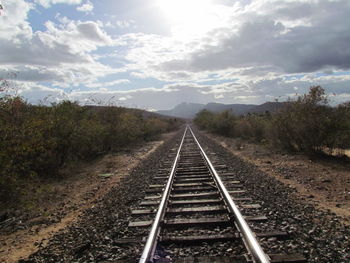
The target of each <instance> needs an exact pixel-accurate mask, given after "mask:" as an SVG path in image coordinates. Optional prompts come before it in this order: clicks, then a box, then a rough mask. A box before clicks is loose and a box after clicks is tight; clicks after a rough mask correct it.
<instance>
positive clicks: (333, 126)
mask: <svg viewBox="0 0 350 263" xmlns="http://www.w3.org/2000/svg"><path fill="white" fill-rule="evenodd" d="M194 122H195V123H196V124H197V125H198V126H199V127H200V128H202V129H206V130H208V131H210V132H213V133H216V134H220V135H224V136H230V137H238V138H242V139H245V140H250V141H254V142H269V143H270V144H273V145H275V146H278V147H281V148H283V149H287V150H291V151H300V152H306V153H324V152H325V150H327V151H330V152H332V151H334V149H349V148H350V103H349V102H348V103H344V104H341V105H338V106H337V107H331V106H329V102H328V98H327V96H326V95H325V91H324V89H323V88H321V87H320V86H314V87H311V88H310V91H309V93H308V94H305V95H302V96H299V97H298V98H297V99H296V100H291V99H290V100H289V101H288V102H286V103H285V107H283V108H282V109H281V110H280V111H278V112H276V113H273V114H271V113H268V112H266V113H265V114H247V115H245V116H239V117H238V116H234V115H233V114H232V113H230V112H228V111H226V112H222V113H212V112H209V111H207V110H203V111H201V112H200V113H198V114H197V116H196V118H195V120H194Z"/></svg>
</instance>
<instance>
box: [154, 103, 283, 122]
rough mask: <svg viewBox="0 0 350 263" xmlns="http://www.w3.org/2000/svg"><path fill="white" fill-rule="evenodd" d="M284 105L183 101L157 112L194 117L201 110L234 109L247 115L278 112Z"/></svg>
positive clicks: (185, 117) (239, 113) (173, 115)
mask: <svg viewBox="0 0 350 263" xmlns="http://www.w3.org/2000/svg"><path fill="white" fill-rule="evenodd" d="M283 105H284V103H283V102H265V103H263V104H260V105H258V104H223V103H216V102H210V103H207V104H201V103H191V102H182V103H180V104H178V105H176V106H175V107H174V108H173V109H171V110H158V111H156V113H158V114H161V115H166V116H172V117H178V118H184V119H193V118H194V117H195V116H196V114H197V113H198V112H200V111H201V110H204V109H205V110H208V111H212V112H222V111H225V110H229V111H232V113H234V114H236V115H245V114H247V113H264V112H266V111H269V112H276V111H278V110H279V109H280V108H282V107H283Z"/></svg>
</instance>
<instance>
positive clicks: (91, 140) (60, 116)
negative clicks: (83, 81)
mask: <svg viewBox="0 0 350 263" xmlns="http://www.w3.org/2000/svg"><path fill="white" fill-rule="evenodd" d="M142 114H143V112H142V111H140V110H133V109H126V108H121V107H91V106H90V107H88V106H80V105H78V104H77V103H74V102H70V101H63V102H61V103H59V104H54V105H51V106H44V105H38V106H35V105H31V104H28V103H26V102H25V101H24V100H23V99H21V98H20V97H8V96H7V97H2V98H0V198H9V194H10V193H14V192H15V191H16V186H17V185H18V182H20V181H21V182H23V180H24V181H25V180H26V179H29V178H32V177H33V176H34V177H38V178H46V177H52V176H56V175H57V174H58V171H59V169H60V168H61V167H62V166H64V165H65V164H66V163H68V162H72V161H76V160H83V159H88V158H92V157H94V156H96V155H97V154H100V153H103V152H109V151H117V150H118V149H120V147H124V146H127V145H130V144H133V143H137V142H140V141H143V140H152V139H154V138H157V136H159V135H160V133H162V132H166V131H170V130H174V129H177V128H178V127H179V125H180V124H181V122H179V121H177V120H176V119H175V120H174V119H167V118H160V117H156V116H152V117H148V118H145V117H143V116H142Z"/></svg>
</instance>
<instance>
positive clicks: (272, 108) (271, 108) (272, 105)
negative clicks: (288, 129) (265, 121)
mask: <svg viewBox="0 0 350 263" xmlns="http://www.w3.org/2000/svg"><path fill="white" fill-rule="evenodd" d="M285 105H286V103H285V102H265V103H263V104H261V105H258V106H255V107H254V108H252V109H250V110H249V111H248V112H250V113H264V112H267V111H268V112H276V111H278V110H280V109H281V108H283V107H284V106H285Z"/></svg>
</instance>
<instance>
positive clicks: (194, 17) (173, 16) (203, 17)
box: [156, 0, 220, 40]
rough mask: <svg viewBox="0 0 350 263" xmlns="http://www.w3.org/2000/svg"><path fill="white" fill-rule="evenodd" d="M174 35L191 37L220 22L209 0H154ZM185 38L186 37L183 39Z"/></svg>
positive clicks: (206, 30)
mask: <svg viewBox="0 0 350 263" xmlns="http://www.w3.org/2000/svg"><path fill="white" fill-rule="evenodd" d="M156 1H157V6H158V8H159V9H160V10H161V11H162V12H163V14H164V16H165V17H166V18H167V19H168V21H169V22H170V23H171V26H172V32H173V34H174V35H175V36H178V37H184V38H192V37H196V36H199V35H202V34H204V33H206V32H208V31H209V30H211V29H213V28H215V27H217V26H218V25H219V24H220V18H219V16H217V15H216V14H215V5H214V4H213V3H212V1H211V0H156ZM184 40H186V39H184Z"/></svg>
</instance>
